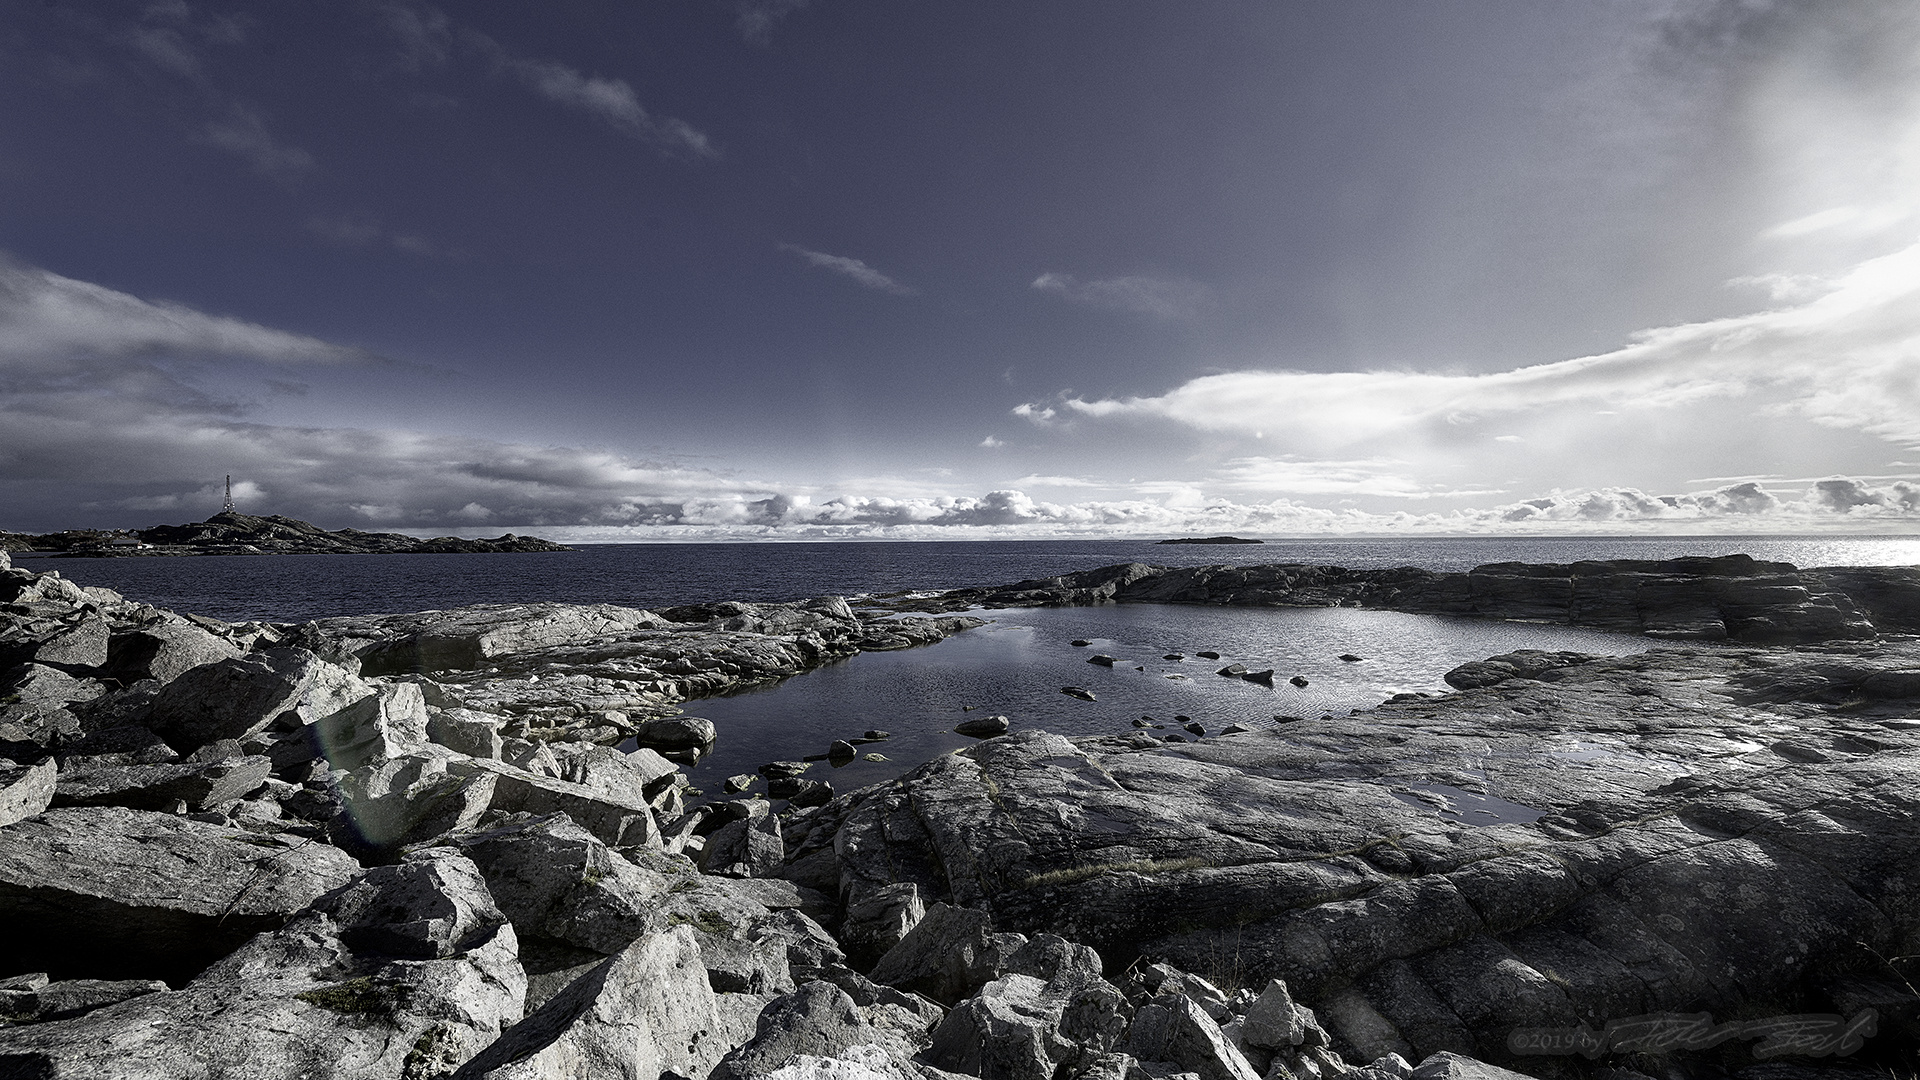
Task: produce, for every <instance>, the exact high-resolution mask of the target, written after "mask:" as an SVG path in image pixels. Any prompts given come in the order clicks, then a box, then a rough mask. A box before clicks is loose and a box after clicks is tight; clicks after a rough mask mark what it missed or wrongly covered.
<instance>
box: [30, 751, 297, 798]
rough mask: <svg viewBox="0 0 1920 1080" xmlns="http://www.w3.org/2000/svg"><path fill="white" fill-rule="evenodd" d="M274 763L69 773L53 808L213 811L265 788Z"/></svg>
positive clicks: (236, 761)
mask: <svg viewBox="0 0 1920 1080" xmlns="http://www.w3.org/2000/svg"><path fill="white" fill-rule="evenodd" d="M272 772H273V762H272V761H271V760H269V759H268V758H266V757H264V756H260V755H254V756H250V757H234V758H228V759H225V760H219V761H200V762H194V761H188V762H182V763H179V764H168V765H107V766H100V767H96V768H72V769H69V770H67V771H66V772H64V773H62V774H61V775H60V782H59V785H58V787H57V788H56V789H55V791H54V796H53V805H55V806H124V807H128V808H130V809H134V810H166V809H168V808H170V807H172V806H173V804H174V803H176V802H181V803H185V804H186V805H187V806H188V807H189V808H190V809H193V810H212V809H215V808H217V807H220V806H224V805H226V804H228V803H231V802H234V801H236V800H238V799H243V798H245V797H246V796H247V795H248V794H249V793H251V792H253V791H254V790H256V789H258V788H259V787H260V786H261V785H262V784H264V783H266V780H267V777H268V775H269V774H270V773H272Z"/></svg>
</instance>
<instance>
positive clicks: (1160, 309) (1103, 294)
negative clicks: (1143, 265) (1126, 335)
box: [1030, 272, 1209, 319]
mask: <svg viewBox="0 0 1920 1080" xmlns="http://www.w3.org/2000/svg"><path fill="white" fill-rule="evenodd" d="M1030 287H1031V288H1034V289H1037V290H1039V291H1041V292H1049V293H1055V294H1057V295H1060V296H1064V297H1066V298H1067V299H1068V300H1071V301H1073V302H1074V303H1077V304H1085V305H1087V306H1089V307H1098V308H1108V309H1111V310H1116V311H1132V312H1136V313H1138V314H1141V315H1152V316H1155V317H1157V318H1162V319H1185V318H1191V317H1192V316H1193V315H1195V314H1197V313H1198V312H1199V311H1200V309H1201V308H1202V307H1203V306H1204V305H1205V304H1206V302H1207V299H1208V295H1209V294H1208V291H1207V288H1206V286H1204V285H1201V284H1199V283H1197V282H1192V281H1184V280H1173V279H1166V278H1153V277H1117V278H1107V279H1104V280H1099V281H1081V280H1079V279H1078V278H1075V277H1074V276H1073V275H1072V274H1058V273H1052V272H1049V273H1045V274H1041V275H1040V276H1039V277H1037V278H1034V279H1033V284H1032V285H1031V286H1030Z"/></svg>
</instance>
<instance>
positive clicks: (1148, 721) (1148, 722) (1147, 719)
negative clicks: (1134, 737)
mask: <svg viewBox="0 0 1920 1080" xmlns="http://www.w3.org/2000/svg"><path fill="white" fill-rule="evenodd" d="M1133 726H1134V727H1152V726H1153V717H1151V716H1143V717H1141V718H1140V719H1138V720H1135V721H1134V722H1133Z"/></svg>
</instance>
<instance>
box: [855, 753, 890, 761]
mask: <svg viewBox="0 0 1920 1080" xmlns="http://www.w3.org/2000/svg"><path fill="white" fill-rule="evenodd" d="M860 760H861V761H885V760H887V755H885V754H861V755H860Z"/></svg>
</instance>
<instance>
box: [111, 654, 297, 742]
mask: <svg viewBox="0 0 1920 1080" xmlns="http://www.w3.org/2000/svg"><path fill="white" fill-rule="evenodd" d="M315 665H316V661H315V658H314V655H313V654H312V653H310V652H307V651H306V650H305V649H268V650H267V651H266V652H260V653H251V654H249V655H247V656H242V657H234V658H232V659H228V660H221V661H218V662H216V663H212V664H202V665H200V666H198V667H194V668H190V669H188V670H187V671H185V672H183V673H182V674H181V675H180V676H179V677H177V678H175V679H174V680H173V681H172V682H170V683H168V684H167V685H166V686H165V687H163V688H162V689H161V690H160V693H159V694H158V695H157V696H155V698H154V699H153V704H152V706H151V708H150V709H149V711H148V713H147V715H146V717H145V722H146V726H147V727H148V728H150V729H152V731H153V732H154V734H156V735H159V736H160V737H161V738H162V739H165V740H166V741H167V744H168V745H169V746H172V747H173V748H174V749H175V750H178V751H180V752H181V753H183V754H184V753H188V752H190V751H192V750H194V749H197V748H198V747H201V746H204V745H206V744H207V743H210V742H214V741H216V740H218V739H247V738H250V737H252V736H254V735H256V734H258V733H259V732H261V731H263V730H265V728H266V726H267V725H268V724H271V723H273V721H274V720H275V719H277V718H278V717H279V716H280V714H281V713H283V712H286V711H288V710H290V709H292V708H293V707H294V706H296V705H298V704H299V703H300V700H301V698H302V697H303V696H304V695H305V694H306V692H307V688H308V687H309V685H310V684H311V683H312V682H313V680H314V677H315Z"/></svg>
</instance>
